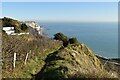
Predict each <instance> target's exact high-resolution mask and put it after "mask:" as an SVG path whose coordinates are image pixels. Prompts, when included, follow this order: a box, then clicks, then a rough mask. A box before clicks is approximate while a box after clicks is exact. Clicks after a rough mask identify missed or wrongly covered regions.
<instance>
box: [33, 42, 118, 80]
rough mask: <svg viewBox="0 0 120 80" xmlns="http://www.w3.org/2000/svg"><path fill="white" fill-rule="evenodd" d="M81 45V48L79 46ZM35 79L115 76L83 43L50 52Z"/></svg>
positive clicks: (59, 79)
mask: <svg viewBox="0 0 120 80" xmlns="http://www.w3.org/2000/svg"><path fill="white" fill-rule="evenodd" d="M81 47H82V48H81ZM45 61H46V64H45V65H44V67H43V68H42V70H41V71H40V72H39V74H36V75H35V76H36V77H35V79H36V80H39V79H43V80H47V79H52V80H61V79H64V78H68V79H70V78H75V79H80V78H117V73H114V72H108V71H107V70H105V69H104V67H103V65H102V63H101V62H100V61H99V59H98V58H97V57H96V56H95V55H94V54H93V52H92V51H91V50H90V49H89V48H88V47H87V46H85V45H84V44H71V45H68V46H67V47H65V48H61V49H59V50H58V51H56V52H54V53H51V54H49V55H48V56H47V58H46V60H45Z"/></svg>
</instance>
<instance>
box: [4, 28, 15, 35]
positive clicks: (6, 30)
mask: <svg viewBox="0 0 120 80" xmlns="http://www.w3.org/2000/svg"><path fill="white" fill-rule="evenodd" d="M3 30H4V31H5V32H6V33H7V34H8V35H11V34H13V33H15V30H14V27H3Z"/></svg>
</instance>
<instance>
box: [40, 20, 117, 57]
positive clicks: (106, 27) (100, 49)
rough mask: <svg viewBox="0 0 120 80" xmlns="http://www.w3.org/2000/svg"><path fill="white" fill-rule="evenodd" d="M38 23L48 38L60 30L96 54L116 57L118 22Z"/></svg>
mask: <svg viewBox="0 0 120 80" xmlns="http://www.w3.org/2000/svg"><path fill="white" fill-rule="evenodd" d="M39 25H41V26H43V27H44V28H45V30H44V33H45V34H46V35H47V36H48V37H50V38H53V37H54V34H56V33H58V32H62V33H63V34H65V35H66V36H68V37H76V38H77V39H78V40H79V41H80V42H82V43H84V44H85V45H87V46H88V47H89V48H90V49H91V50H92V51H93V52H94V53H95V54H97V55H100V56H103V57H107V58H118V23H115V22H111V23H109V22H106V23H105V22H99V23H97V22H96V23H93V22H91V23H90V22H39Z"/></svg>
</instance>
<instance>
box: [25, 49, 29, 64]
mask: <svg viewBox="0 0 120 80" xmlns="http://www.w3.org/2000/svg"><path fill="white" fill-rule="evenodd" d="M29 53H31V50H30V52H29ZM29 53H27V55H26V57H25V63H24V64H25V65H26V62H27V59H28V54H29Z"/></svg>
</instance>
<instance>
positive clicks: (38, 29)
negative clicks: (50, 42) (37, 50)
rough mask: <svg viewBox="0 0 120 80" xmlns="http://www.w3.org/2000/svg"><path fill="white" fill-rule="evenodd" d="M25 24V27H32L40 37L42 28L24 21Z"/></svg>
mask: <svg viewBox="0 0 120 80" xmlns="http://www.w3.org/2000/svg"><path fill="white" fill-rule="evenodd" d="M25 23H26V25H27V26H30V27H32V28H33V29H35V30H37V31H38V33H39V34H40V35H42V31H43V28H42V27H41V26H40V25H38V24H37V23H36V22H35V21H26V22H25Z"/></svg>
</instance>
